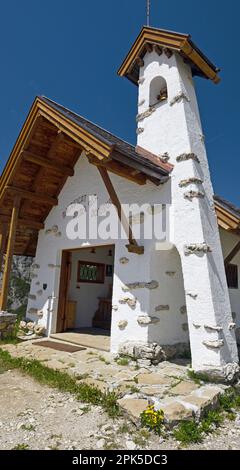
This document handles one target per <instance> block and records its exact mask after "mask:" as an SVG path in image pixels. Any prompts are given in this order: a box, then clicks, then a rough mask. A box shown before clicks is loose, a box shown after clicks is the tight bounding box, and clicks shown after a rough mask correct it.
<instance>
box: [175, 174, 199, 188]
mask: <svg viewBox="0 0 240 470" xmlns="http://www.w3.org/2000/svg"><path fill="white" fill-rule="evenodd" d="M189 184H203V181H202V180H201V179H200V178H196V177H194V176H192V177H191V178H186V179H184V180H181V181H180V182H179V184H178V186H179V187H180V188H185V187H186V186H188V185H189Z"/></svg>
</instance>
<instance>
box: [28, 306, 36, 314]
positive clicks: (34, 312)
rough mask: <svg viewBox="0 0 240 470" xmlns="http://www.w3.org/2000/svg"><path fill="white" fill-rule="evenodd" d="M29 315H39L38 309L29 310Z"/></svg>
mask: <svg viewBox="0 0 240 470" xmlns="http://www.w3.org/2000/svg"><path fill="white" fill-rule="evenodd" d="M28 313H30V315H37V313H38V309H37V308H29V310H28Z"/></svg>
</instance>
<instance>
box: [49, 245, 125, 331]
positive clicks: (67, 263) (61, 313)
mask: <svg viewBox="0 0 240 470" xmlns="http://www.w3.org/2000/svg"><path fill="white" fill-rule="evenodd" d="M92 248H96V249H97V248H114V260H113V264H114V266H115V251H116V246H115V244H114V243H111V244H107V245H90V246H83V247H79V248H71V249H67V250H62V260H61V270H60V282H59V289H58V309H57V324H56V333H63V332H64V331H65V327H66V308H67V301H68V294H69V287H70V275H71V269H70V267H71V262H72V253H73V252H75V251H83V250H90V249H92ZM113 277H114V271H113Z"/></svg>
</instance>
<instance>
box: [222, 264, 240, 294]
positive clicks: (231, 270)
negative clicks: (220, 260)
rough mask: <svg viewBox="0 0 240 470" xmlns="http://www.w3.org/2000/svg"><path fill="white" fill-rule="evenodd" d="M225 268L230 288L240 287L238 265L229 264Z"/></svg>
mask: <svg viewBox="0 0 240 470" xmlns="http://www.w3.org/2000/svg"><path fill="white" fill-rule="evenodd" d="M225 269H226V276H227V284H228V287H229V289H238V266H237V265H236V264H227V265H226V267H225Z"/></svg>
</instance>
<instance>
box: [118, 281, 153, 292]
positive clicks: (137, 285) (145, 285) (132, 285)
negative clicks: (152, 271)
mask: <svg viewBox="0 0 240 470" xmlns="http://www.w3.org/2000/svg"><path fill="white" fill-rule="evenodd" d="M157 287H159V283H158V282H157V281H151V282H132V283H130V284H126V286H123V287H122V290H123V292H128V291H130V290H134V289H144V288H146V289H150V290H151V289H157Z"/></svg>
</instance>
